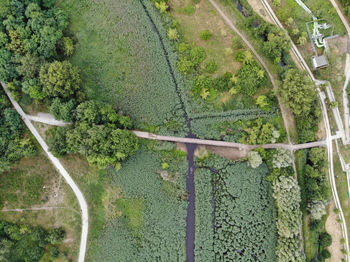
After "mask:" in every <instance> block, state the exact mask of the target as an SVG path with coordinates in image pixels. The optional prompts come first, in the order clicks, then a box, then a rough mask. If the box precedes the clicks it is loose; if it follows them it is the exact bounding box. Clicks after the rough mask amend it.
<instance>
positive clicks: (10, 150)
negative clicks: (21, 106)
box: [0, 89, 37, 174]
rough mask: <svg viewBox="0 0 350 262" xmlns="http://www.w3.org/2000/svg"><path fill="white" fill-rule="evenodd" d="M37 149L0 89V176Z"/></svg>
mask: <svg viewBox="0 0 350 262" xmlns="http://www.w3.org/2000/svg"><path fill="white" fill-rule="evenodd" d="M36 153H37V148H36V146H35V145H34V144H33V142H32V140H31V138H30V136H29V135H27V134H25V126H24V124H23V122H22V119H21V117H20V115H19V114H17V112H16V110H14V109H12V108H11V103H10V101H9V100H8V99H7V96H6V95H5V93H4V92H3V90H2V89H0V174H1V173H3V172H4V171H6V170H9V169H10V168H11V166H12V165H13V164H14V163H15V162H16V161H18V160H19V159H21V158H22V157H29V156H33V155H35V154H36Z"/></svg>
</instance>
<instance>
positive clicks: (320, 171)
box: [304, 148, 330, 220]
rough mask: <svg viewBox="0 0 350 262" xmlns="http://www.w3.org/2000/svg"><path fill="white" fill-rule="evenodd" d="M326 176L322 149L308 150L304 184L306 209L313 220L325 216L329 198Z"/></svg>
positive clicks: (325, 161) (325, 164)
mask: <svg viewBox="0 0 350 262" xmlns="http://www.w3.org/2000/svg"><path fill="white" fill-rule="evenodd" d="M326 174H327V160H326V155H325V150H324V149H323V148H312V149H310V151H309V152H308V157H307V164H306V165H305V169H304V180H305V181H304V183H305V191H306V199H307V207H308V211H309V213H310V216H311V219H313V220H320V219H321V218H322V216H323V215H325V214H326V210H325V207H326V205H327V203H328V200H329V198H330V192H329V186H328V181H327V175H326Z"/></svg>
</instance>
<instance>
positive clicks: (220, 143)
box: [133, 131, 327, 151]
mask: <svg viewBox="0 0 350 262" xmlns="http://www.w3.org/2000/svg"><path fill="white" fill-rule="evenodd" d="M133 132H134V134H135V135H136V136H137V137H139V138H146V139H153V140H160V141H171V142H179V143H188V144H196V145H207V146H221V147H235V148H239V149H246V150H252V149H254V148H258V147H262V148H266V149H268V148H270V149H271V148H285V149H288V150H291V151H295V150H299V149H306V148H312V147H319V146H326V145H327V144H326V141H316V142H311V143H305V144H298V145H290V144H277V143H276V144H265V145H247V144H241V143H235V142H226V141H217V140H206V139H198V138H186V137H175V136H160V135H156V134H152V133H148V132H143V131H133Z"/></svg>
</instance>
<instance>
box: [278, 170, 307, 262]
mask: <svg viewBox="0 0 350 262" xmlns="http://www.w3.org/2000/svg"><path fill="white" fill-rule="evenodd" d="M273 191H274V193H273V196H274V198H275V199H276V204H277V207H278V219H277V228H278V235H279V238H278V244H277V248H276V255H277V258H278V259H277V261H280V262H284V261H296V262H299V261H300V262H302V261H305V255H304V253H303V252H302V251H301V244H302V243H301V241H300V235H299V234H300V231H299V228H300V226H301V216H302V214H301V211H300V201H301V197H300V188H299V186H298V183H297V181H296V180H295V179H294V178H293V177H286V176H280V177H279V178H278V179H276V180H275V181H274V182H273Z"/></svg>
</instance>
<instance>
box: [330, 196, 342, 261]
mask: <svg viewBox="0 0 350 262" xmlns="http://www.w3.org/2000/svg"><path fill="white" fill-rule="evenodd" d="M337 218H338V215H337V214H335V213H334V202H333V201H332V202H331V204H330V205H329V215H328V217H327V220H326V230H327V232H328V233H329V234H330V235H331V236H332V245H330V246H329V247H328V251H329V252H330V253H331V258H329V259H326V262H332V261H342V258H344V255H343V253H342V252H341V249H342V244H341V243H340V240H341V238H342V232H341V227H340V224H339V223H338V221H337Z"/></svg>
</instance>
